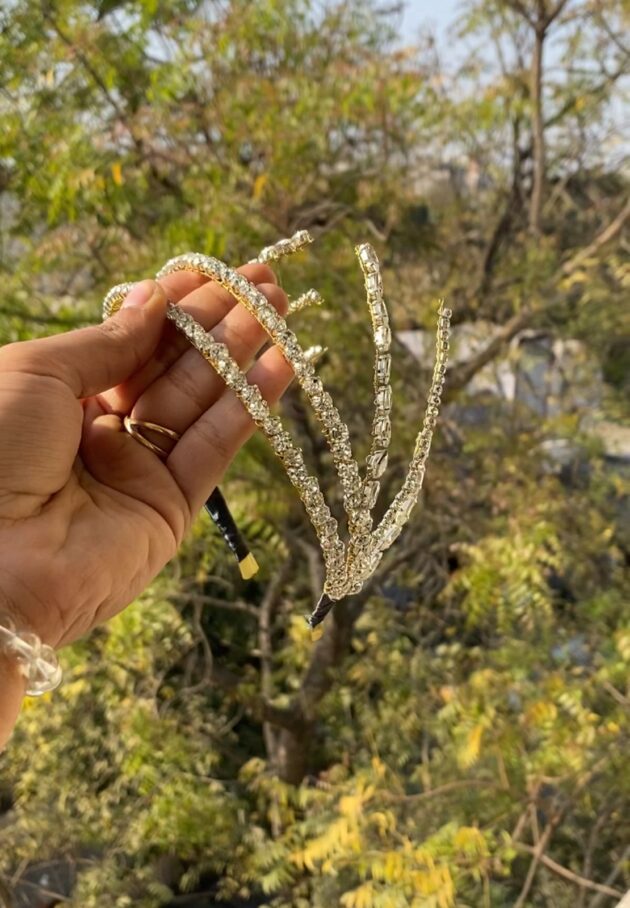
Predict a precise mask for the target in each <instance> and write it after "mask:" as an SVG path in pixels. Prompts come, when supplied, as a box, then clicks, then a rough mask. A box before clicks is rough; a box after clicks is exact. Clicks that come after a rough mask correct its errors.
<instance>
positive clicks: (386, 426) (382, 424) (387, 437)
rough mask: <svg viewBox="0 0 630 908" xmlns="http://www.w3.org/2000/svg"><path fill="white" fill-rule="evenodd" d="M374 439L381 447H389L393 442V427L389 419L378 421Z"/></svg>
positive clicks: (375, 426) (375, 424) (374, 429)
mask: <svg viewBox="0 0 630 908" xmlns="http://www.w3.org/2000/svg"><path fill="white" fill-rule="evenodd" d="M373 433H374V438H375V439H376V440H377V441H378V443H379V445H381V447H383V448H386V447H388V445H389V443H390V441H391V440H392V425H391V423H390V421H389V419H388V418H385V417H383V418H382V419H377V420H376V422H375V423H374V428H373Z"/></svg>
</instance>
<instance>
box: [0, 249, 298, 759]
mask: <svg viewBox="0 0 630 908" xmlns="http://www.w3.org/2000/svg"><path fill="white" fill-rule="evenodd" d="M239 271H241V272H242V273H243V274H244V275H245V276H246V277H247V278H248V280H250V281H251V282H252V283H254V284H256V285H257V286H258V287H259V288H260V289H261V290H262V292H263V293H264V294H265V296H267V298H268V299H269V300H270V302H271V303H272V304H273V305H274V306H276V308H277V309H278V310H279V311H280V312H282V313H284V312H286V309H287V298H286V295H285V294H284V292H283V291H282V290H281V289H280V288H279V287H278V286H277V284H276V283H275V278H274V274H273V272H272V271H271V269H270V268H268V267H267V266H265V265H258V264H254V265H245V266H244V267H243V268H240V269H239ZM138 296H139V297H143V296H144V299H143V301H142V302H140V303H138V300H137V299H136V300H135V303H134V298H135V297H138ZM167 297H168V299H171V300H173V301H176V302H179V304H180V305H182V306H183V307H184V308H185V309H186V310H187V311H189V312H190V313H191V314H193V315H194V316H195V318H197V319H198V320H199V321H200V322H201V323H202V324H203V325H204V327H205V328H207V329H208V330H210V329H212V333H213V335H214V336H215V337H216V338H217V339H220V340H222V341H223V342H224V343H227V345H228V346H229V348H230V351H231V353H232V355H233V356H234V358H235V359H237V360H238V362H239V364H240V365H241V366H242V367H244V368H247V367H250V366H251V368H250V371H249V378H250V381H252V382H255V383H256V384H257V385H258V386H259V387H260V389H261V392H262V394H263V395H264V396H265V398H266V399H267V400H269V401H275V400H277V399H278V398H279V397H280V395H281V394H282V392H283V391H284V390H285V388H286V387H287V385H288V384H289V383H290V381H291V379H292V372H291V369H290V367H289V365H288V364H287V362H286V361H285V360H284V358H283V357H282V356H281V354H280V353H279V351H278V350H277V349H276V348H273V347H272V348H270V349H269V350H267V351H266V352H265V353H264V354H263V355H262V356H260V357H259V358H258V359H257V360H255V362H254V364H253V365H252V362H253V361H254V357H255V355H256V353H257V352H258V351H259V350H260V348H261V347H262V346H263V344H264V342H265V340H266V336H265V334H264V332H263V330H262V329H261V328H260V326H259V325H258V323H257V322H256V320H255V319H254V318H253V317H252V316H251V315H249V313H247V312H246V311H245V309H244V308H243V307H242V306H239V305H236V304H235V301H234V299H233V298H232V297H230V295H229V294H228V293H227V291H225V290H223V289H222V288H220V287H219V286H218V285H217V284H215V283H214V282H211V281H205V280H203V279H202V278H201V277H200V276H198V275H193V274H188V273H178V274H174V275H169V277H167V278H165V279H164V280H163V281H162V282H161V285H160V284H157V283H155V282H153V281H143V282H142V283H141V285H137V286H136V288H135V289H134V291H133V292H132V293H131V294H130V296H129V297H128V298H127V300H126V301H125V304H124V305H123V308H122V309H121V310H120V312H118V313H117V314H116V315H114V316H112V318H110V319H108V320H107V321H106V322H104V323H103V324H101V325H98V326H94V327H90V328H85V329H81V330H78V331H72V332H69V333H67V334H63V335H57V336H55V337H49V338H44V339H41V340H33V341H26V342H22V343H17V344H10V345H8V346H6V347H4V348H2V349H0V613H1V612H4V613H8V614H9V616H10V617H12V618H13V620H14V621H15V622H16V625H17V626H18V627H19V628H21V629H24V630H31V631H34V632H35V633H37V634H38V635H39V637H40V638H41V639H42V640H43V641H44V642H45V643H48V644H50V645H51V646H53V647H55V648H59V647H61V646H64V645H66V644H68V643H71V642H72V641H73V640H76V639H77V638H78V637H80V636H83V635H84V634H86V633H88V632H89V631H90V630H91V629H92V628H93V627H95V626H96V625H98V624H102V623H103V622H105V621H107V620H108V619H109V618H111V617H112V616H113V615H115V614H117V613H118V612H120V611H121V610H122V609H124V608H125V607H126V606H127V605H128V604H129V603H130V602H132V601H133V599H134V598H135V597H136V596H137V595H138V594H139V593H140V592H141V591H142V590H143V589H144V588H145V587H146V586H147V585H148V584H149V583H150V582H151V580H152V579H153V578H154V577H155V576H156V574H157V573H158V572H159V571H160V570H161V569H162V568H163V567H164V565H165V564H166V563H167V561H169V559H171V558H172V557H173V556H174V555H175V553H176V551H177V549H178V547H179V545H180V543H181V541H182V539H183V538H184V536H185V534H186V532H187V530H188V529H189V527H190V525H191V522H192V521H193V519H194V518H195V516H196V515H197V514H198V512H199V511H200V509H201V508H202V506H203V503H204V501H205V500H206V498H207V497H208V496H209V494H210V492H211V491H212V490H213V489H214V487H215V486H216V485H217V484H218V482H219V481H220V480H221V477H222V476H223V474H224V472H225V470H226V469H227V467H228V466H229V464H230V462H231V460H232V458H233V457H234V455H235V454H236V452H237V451H238V450H239V448H240V447H241V446H242V445H243V443H244V442H245V441H246V440H247V439H248V438H249V436H250V435H251V434H252V432H253V431H254V428H255V427H254V425H253V423H252V421H251V419H250V418H249V416H248V414H247V413H246V411H245V409H244V407H243V406H242V405H241V404H240V402H239V401H238V399H237V398H236V396H235V395H234V394H233V392H231V391H229V390H228V389H226V388H225V385H224V384H223V382H222V381H221V380H220V379H219V377H218V376H217V375H216V373H215V372H214V371H213V370H212V369H211V367H210V366H209V365H208V364H207V363H206V362H205V361H204V360H203V359H202V357H201V356H200V355H199V353H197V351H196V350H194V349H192V348H191V347H190V346H189V345H188V343H187V342H186V341H185V339H183V338H182V337H181V336H180V335H179V334H178V333H177V332H176V331H175V329H174V328H173V326H172V325H171V324H170V323H168V322H166V320H165V312H166V299H167ZM126 413H131V414H132V415H133V416H135V417H138V418H140V419H145V420H149V421H152V422H156V423H159V424H161V425H164V426H167V427H168V428H171V429H174V430H175V431H176V432H178V433H180V434H181V436H182V437H181V439H180V441H178V442H177V443H176V444H175V443H172V442H171V443H170V446H171V448H172V449H171V450H170V453H169V455H168V458H167V459H166V460H163V459H161V458H160V457H159V456H157V455H156V454H154V453H153V452H151V451H149V450H148V449H147V448H145V447H143V446H142V445H141V444H139V443H138V442H137V441H136V440H135V439H133V438H132V437H131V436H130V435H128V434H127V433H126V432H125V431H124V429H123V427H122V416H123V415H124V414H126ZM155 440H156V441H157V442H158V443H159V444H160V445H161V446H164V443H165V441H166V439H164V438H163V437H162V436H160V437H159V438H156V439H155ZM23 695H24V681H23V679H22V677H21V675H20V672H19V671H18V667H17V664H16V663H15V661H14V660H13V659H12V658H9V657H8V656H2V655H0V747H2V746H3V745H4V744H5V743H6V741H7V740H8V737H9V735H10V733H11V730H12V728H13V726H14V724H15V721H16V719H17V716H18V713H19V709H20V703H21V700H22V697H23Z"/></svg>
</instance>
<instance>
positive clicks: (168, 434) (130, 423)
mask: <svg viewBox="0 0 630 908" xmlns="http://www.w3.org/2000/svg"><path fill="white" fill-rule="evenodd" d="M123 426H124V427H125V431H126V432H129V434H130V435H131V437H132V438H135V439H136V441H139V442H140V444H141V445H144V446H145V448H148V449H149V451H153V453H154V454H157V456H158V457H161V458H162V460H165V459H166V458H167V457H168V455H169V454H170V453H171V452H170V451H165V450H164V448H161V447H160V446H159V445H156V444H155V442H153V441H151V439H150V438H147V437H146V435H144V434H143V430H148V431H149V432H155V433H156V434H158V435H164V436H165V438H170V439H172V441H176V442H177V441H179V439H180V438H181V435H180V434H179V433H178V432H174V431H173V429H167V428H166V426H161V425H159V423H156V422H147V421H146V420H145V419H134V418H133V417H132V416H125V418H124V419H123Z"/></svg>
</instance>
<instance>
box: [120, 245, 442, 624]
mask: <svg viewBox="0 0 630 908" xmlns="http://www.w3.org/2000/svg"><path fill="white" fill-rule="evenodd" d="M310 242H312V240H311V237H310V235H309V233H308V232H307V231H306V230H300V231H298V232H297V233H296V234H294V235H293V236H292V237H290V238H288V239H283V240H279V241H278V242H277V243H274V244H273V245H272V246H267V247H265V249H263V250H262V251H261V252H260V253H259V255H258V256H257V257H256V258H255V259H252V261H253V262H275V261H278V260H280V259H281V258H283V257H285V256H288V255H292V254H293V253H295V252H298V251H299V250H300V249H303V248H304V247H305V246H307V245H308V244H309V243H310ZM355 251H356V254H357V257H358V260H359V265H360V266H361V270H362V272H363V276H364V282H365V292H366V298H367V305H368V310H369V313H370V318H371V322H372V333H373V339H374V346H375V350H376V355H375V359H374V374H373V381H374V413H373V418H372V430H371V436H372V441H371V446H370V450H369V453H368V456H367V459H366V464H365V471H364V473H363V475H362V474H361V471H360V470H359V465H358V463H357V461H356V459H355V458H354V455H353V451H352V444H351V441H350V435H349V432H348V427H347V426H346V424H345V423H344V422H343V420H342V418H341V415H340V413H339V411H338V409H337V407H336V406H335V404H334V401H333V399H332V397H331V396H330V394H329V393H328V392H327V391H326V390H325V389H324V387H323V385H322V382H321V380H320V378H319V376H318V375H317V373H316V372H315V369H314V366H313V363H314V362H315V360H316V359H317V357H318V356H319V355H321V353H322V348H320V347H317V348H310V349H309V350H308V351H306V350H304V349H303V347H302V346H301V344H300V342H299V340H298V338H297V337H296V335H295V334H294V332H293V331H292V330H291V329H290V328H289V326H288V324H287V322H286V320H285V319H284V318H283V317H282V316H281V315H279V313H278V312H277V311H276V310H275V308H274V307H273V306H272V305H271V303H270V302H269V301H268V300H267V298H266V297H265V296H264V294H263V293H262V292H261V291H260V290H258V289H257V287H255V286H254V285H253V284H250V283H249V281H248V280H247V279H246V278H245V277H243V275H241V274H239V273H238V272H237V271H235V270H234V269H232V268H230V267H228V266H227V265H226V264H225V263H224V262H221V261H220V260H218V259H215V258H213V257H211V256H207V255H200V254H199V253H185V254H184V255H180V256H177V257H176V258H173V259H170V261H168V262H167V263H166V265H164V267H163V268H162V269H161V270H160V271H159V272H158V274H157V278H158V280H159V279H160V278H163V277H165V276H166V275H168V274H173V273H174V272H177V271H194V272H197V273H199V274H203V275H205V276H206V277H207V278H209V279H210V280H214V281H216V282H217V283H218V284H220V285H221V286H222V287H224V288H225V289H226V290H227V291H228V292H229V293H231V294H232V296H233V297H234V298H235V299H236V300H237V302H238V303H240V304H242V305H243V306H244V307H245V308H246V309H247V311H248V312H250V313H251V314H252V315H253V316H254V318H256V319H257V321H258V322H259V323H260V324H261V325H262V327H263V328H264V329H265V331H266V332H267V334H268V335H269V338H270V339H271V341H272V342H273V343H274V344H276V346H277V347H278V348H279V350H280V351H281V352H282V354H283V356H284V357H285V358H286V360H287V361H288V362H289V363H290V365H291V367H292V368H293V371H294V373H295V375H296V378H297V381H298V383H299V384H300V386H301V388H302V391H303V393H304V396H305V398H306V400H307V401H308V403H309V404H310V406H311V407H312V409H313V412H314V414H315V416H316V418H317V420H318V422H319V425H320V427H321V431H322V435H323V436H324V439H325V441H326V443H327V445H328V447H329V449H330V453H331V456H332V462H333V466H334V468H335V470H336V472H337V476H338V477H339V483H340V486H341V492H342V501H343V505H344V509H345V512H346V517H347V526H348V538H347V541H346V542H343V541H342V540H341V538H340V536H339V527H338V524H337V521H336V520H335V519H334V517H333V516H332V514H331V512H330V508H329V507H328V504H327V503H326V500H325V498H324V495H323V493H322V491H321V487H320V485H319V481H318V479H317V478H316V477H315V476H311V475H310V474H309V472H308V470H307V467H306V464H305V463H304V457H303V454H302V451H301V450H300V448H298V447H297V446H296V445H295V443H294V441H293V439H292V438H291V436H290V434H289V433H288V432H286V431H285V429H284V427H283V426H282V422H281V421H280V419H279V418H278V417H276V416H272V415H271V412H270V410H269V405H268V404H267V402H266V401H265V399H264V398H263V396H262V394H261V392H260V389H259V388H258V387H257V386H256V385H254V384H250V383H249V382H248V380H247V376H246V374H245V373H244V372H243V371H242V370H241V369H240V368H239V366H238V364H237V363H236V362H235V361H234V360H233V359H232V357H231V355H230V352H229V350H228V348H227V347H226V346H225V345H224V344H222V343H219V342H217V341H215V340H214V338H213V336H212V333H210V332H206V331H205V330H204V329H203V328H202V327H201V325H199V324H198V322H196V321H195V319H194V318H193V317H192V316H191V315H189V314H188V313H187V312H186V311H185V310H184V309H183V308H182V307H181V306H177V305H174V304H169V306H168V308H167V318H168V319H169V320H170V321H171V322H172V323H173V324H174V325H175V326H176V328H177V329H178V330H179V331H180V332H181V333H182V334H184V335H185V337H186V338H187V339H188V340H189V341H190V343H191V344H192V345H193V346H194V347H195V348H196V349H197V350H198V351H199V352H200V353H201V355H202V356H203V357H204V359H206V360H207V362H208V363H209V364H210V365H211V366H212V367H213V368H214V369H215V370H216V371H217V373H218V374H219V375H220V376H221V377H222V378H223V380H224V381H225V383H226V385H227V386H228V387H229V388H231V389H232V390H233V391H234V392H235V393H236V394H237V396H238V397H239V399H240V401H241V402H242V404H243V406H244V407H245V408H246V409H247V411H248V412H249V414H250V416H251V418H252V419H253V420H254V422H255V423H256V425H257V426H258V428H259V429H260V430H261V431H262V432H263V434H264V435H266V437H267V439H268V440H269V442H270V444H271V446H272V448H273V450H274V451H275V453H276V454H277V455H278V457H279V458H280V460H281V461H282V463H283V465H284V467H285V470H286V472H287V476H288V477H289V480H290V481H291V482H292V484H293V485H294V486H295V488H296V490H297V492H298V494H299V495H300V498H301V499H302V502H303V504H304V507H305V509H306V512H307V514H308V516H309V518H310V520H311V523H312V524H313V527H314V529H315V532H316V534H317V537H318V539H319V543H320V546H321V550H322V555H323V558H324V566H325V570H326V574H325V582H324V589H323V593H322V597H321V599H320V601H319V603H318V604H317V606H316V608H315V611H314V612H313V614H312V615H311V616H310V618H309V624H310V625H311V627H315V626H316V625H317V624H319V622H320V621H322V620H323V618H324V617H325V616H326V614H327V613H328V611H330V608H331V607H332V605H333V603H334V602H335V601H337V600H339V599H341V598H343V597H344V596H347V595H349V594H352V593H356V592H358V591H359V590H360V589H361V588H362V587H363V584H364V583H365V581H366V580H367V579H368V577H370V575H371V574H372V573H373V572H374V570H375V569H376V566H377V565H378V563H379V561H380V559H381V557H382V554H383V552H384V551H385V550H386V549H387V548H389V546H390V545H391V544H392V543H393V542H394V540H395V539H396V538H397V537H398V535H399V534H400V532H401V530H402V528H403V526H404V524H405V523H406V521H407V519H408V517H409V515H410V513H411V510H412V508H413V505H414V504H415V502H416V501H417V499H418V497H419V495H420V491H421V489H422V482H423V479H424V474H425V467H426V461H427V458H428V456H429V450H430V448H431V437H432V433H433V428H434V426H435V421H436V418H437V415H438V408H439V404H440V400H441V394H442V388H443V385H444V379H445V375H446V364H447V358H448V338H449V330H450V318H451V311H450V309H445V308H444V306H443V304H442V303H440V307H439V310H438V330H437V340H436V358H435V365H434V370H433V378H432V381H431V387H430V391H429V402H428V404H427V408H426V411H425V416H424V421H423V424H422V426H421V428H420V431H419V433H418V436H417V438H416V444H415V448H414V453H413V456H412V458H411V461H410V463H409V467H408V471H407V475H406V478H405V480H404V482H403V485H402V488H401V489H400V491H399V492H398V494H397V495H396V496H395V497H394V500H393V502H392V503H391V504H390V506H389V508H388V509H387V511H386V512H385V516H384V517H383V518H382V520H381V522H380V523H379V525H378V526H377V527H375V528H372V509H373V507H374V505H375V503H376V499H377V497H378V495H379V490H380V478H381V477H382V475H383V474H384V472H385V470H386V468H387V451H388V448H389V443H390V439H391V408H392V390H391V385H390V373H391V356H390V353H389V349H390V345H391V329H390V326H389V316H388V313H387V307H386V305H385V301H384V299H383V284H382V278H381V270H380V265H379V261H378V258H377V255H376V253H375V251H374V249H373V248H372V247H371V246H370V245H369V244H368V243H363V244H362V245H360V246H357V248H356V250H355ZM131 286H132V285H131V284H119V285H118V286H116V287H113V288H112V289H111V290H110V291H109V293H108V294H107V296H106V297H105V300H104V301H103V316H104V317H108V316H109V315H111V314H112V313H114V312H116V311H117V310H118V309H119V308H120V306H121V305H122V301H123V300H124V298H125V296H126V295H127V293H128V292H129V290H130V289H131ZM320 303H321V297H320V296H319V294H318V293H317V291H315V290H307V291H306V293H303V294H302V296H300V297H298V299H297V300H295V301H294V302H292V303H291V305H290V307H289V314H291V313H292V312H298V311H300V310H301V309H303V308H305V307H306V306H309V305H318V304H320Z"/></svg>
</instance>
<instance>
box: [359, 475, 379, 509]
mask: <svg viewBox="0 0 630 908" xmlns="http://www.w3.org/2000/svg"><path fill="white" fill-rule="evenodd" d="M380 489H381V484H380V482H378V481H377V480H375V479H373V480H371V481H370V482H366V484H365V486H364V489H363V495H364V500H365V506H366V508H369V510H372V508H373V507H374V505H375V504H376V499H377V498H378V493H379V491H380Z"/></svg>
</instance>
